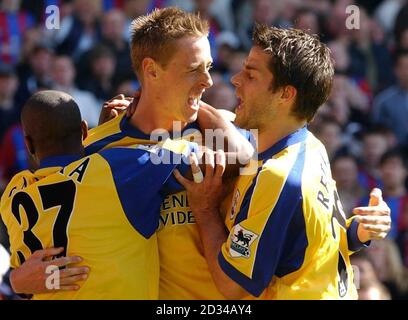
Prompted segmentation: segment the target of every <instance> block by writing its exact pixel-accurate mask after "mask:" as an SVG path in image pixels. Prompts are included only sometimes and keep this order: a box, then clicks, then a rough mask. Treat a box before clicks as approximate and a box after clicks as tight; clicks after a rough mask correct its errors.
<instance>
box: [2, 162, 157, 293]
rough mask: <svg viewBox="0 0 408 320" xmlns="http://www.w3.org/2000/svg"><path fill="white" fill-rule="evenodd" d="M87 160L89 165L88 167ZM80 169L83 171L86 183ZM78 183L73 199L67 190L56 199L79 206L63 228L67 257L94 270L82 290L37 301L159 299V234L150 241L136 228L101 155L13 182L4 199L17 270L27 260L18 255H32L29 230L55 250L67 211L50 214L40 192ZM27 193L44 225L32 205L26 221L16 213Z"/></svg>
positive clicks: (59, 208)
mask: <svg viewBox="0 0 408 320" xmlns="http://www.w3.org/2000/svg"><path fill="white" fill-rule="evenodd" d="M87 159H89V162H88V163H87V165H86V166H85V168H84V163H85V162H84V161H86V160H87ZM78 170H83V175H82V179H80V178H79V177H80V175H79V174H78ZM81 172H82V171H81ZM62 183H63V184H62ZM72 183H73V184H74V186H75V187H74V190H75V194H74V195H73V196H72V194H71V193H70V192H68V195H67V193H65V192H64V189H62V192H63V193H61V192H60V193H58V194H57V195H54V198H55V199H54V200H55V201H57V202H58V201H59V200H60V199H65V200H67V199H68V200H69V201H71V204H73V210H72V211H71V212H69V213H68V214H69V221H68V223H67V224H66V227H65V230H63V229H59V234H61V232H64V231H65V232H66V233H67V235H68V243H67V254H68V255H69V256H74V255H78V256H81V257H82V258H83V259H84V260H83V262H81V264H80V265H86V266H89V267H90V270H91V272H90V273H89V278H88V279H87V280H86V281H84V282H83V283H81V289H80V290H79V291H74V292H57V293H50V294H38V295H34V299H157V298H158V285H159V284H158V280H159V257H158V249H157V237H156V234H155V233H153V235H152V236H151V237H150V238H149V239H146V238H144V237H143V236H142V235H141V234H140V233H139V232H137V231H136V230H135V228H133V226H132V225H131V224H130V222H129V221H128V219H127V217H126V215H125V213H124V211H123V208H122V205H121V201H120V199H119V196H118V193H117V192H115V190H116V187H115V182H114V178H113V175H112V172H111V169H110V166H109V164H108V162H107V161H106V160H105V159H104V158H103V157H102V156H101V155H99V154H94V155H91V156H89V157H86V158H84V159H81V160H78V161H75V162H73V163H71V164H69V165H68V166H66V167H65V168H64V170H63V171H61V167H48V168H43V169H39V170H37V171H36V172H35V173H31V172H30V171H23V172H21V173H20V174H18V175H16V176H15V177H14V178H13V179H12V181H11V182H10V184H9V185H8V187H7V189H6V190H5V192H4V194H3V197H2V200H1V217H2V219H3V221H4V223H5V225H6V227H7V229H8V233H9V236H10V243H11V253H12V255H11V264H12V267H13V268H16V267H18V266H19V265H20V264H21V262H22V261H20V258H19V254H18V252H21V254H22V255H23V256H24V258H25V259H27V258H28V257H29V256H30V255H31V254H32V252H31V250H30V249H29V247H28V246H27V244H26V243H27V240H26V241H23V238H24V232H25V233H27V230H31V231H32V234H33V235H34V237H35V238H38V240H39V241H40V242H41V246H42V247H43V248H48V247H52V246H54V238H53V230H54V229H55V228H56V224H55V223H56V219H57V217H59V216H60V215H61V212H62V210H63V209H64V207H63V206H54V207H52V208H49V209H47V210H45V209H44V203H45V202H44V201H46V199H44V197H45V198H46V197H47V196H44V195H40V191H39V190H41V188H42V187H46V186H50V185H54V187H55V186H57V185H59V186H61V185H64V186H65V185H68V186H69V185H70V184H71V187H72ZM71 190H72V189H71ZM23 193H24V194H26V195H28V196H29V198H31V199H32V201H33V203H34V205H35V208H36V211H38V221H34V223H31V225H30V226H29V225H28V220H27V213H26V212H25V208H26V207H27V206H26V205H20V206H19V207H18V212H17V215H19V216H21V223H19V221H18V220H17V218H16V216H15V215H13V212H12V210H13V209H12V204H13V199H14V198H15V196H16V195H17V194H23ZM71 196H72V197H71ZM15 203H16V202H15ZM65 205H66V203H65ZM14 210H15V209H14ZM15 213H16V212H15ZM30 216H31V217H33V215H32V214H31V215H30ZM34 216H35V215H34ZM26 238H27V235H26Z"/></svg>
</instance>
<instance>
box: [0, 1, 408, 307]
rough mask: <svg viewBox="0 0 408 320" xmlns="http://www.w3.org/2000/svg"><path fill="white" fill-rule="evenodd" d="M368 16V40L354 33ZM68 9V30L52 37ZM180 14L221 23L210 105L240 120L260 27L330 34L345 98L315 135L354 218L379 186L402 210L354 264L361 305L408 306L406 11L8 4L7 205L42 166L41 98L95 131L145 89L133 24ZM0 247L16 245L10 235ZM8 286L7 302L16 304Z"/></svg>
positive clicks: (335, 101)
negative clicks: (76, 112) (56, 95)
mask: <svg viewBox="0 0 408 320" xmlns="http://www.w3.org/2000/svg"><path fill="white" fill-rule="evenodd" d="M353 4H354V5H357V6H358V8H359V13H360V16H359V17H360V19H359V22H360V26H359V27H360V28H359V29H353V30H350V29H347V28H346V23H345V22H346V19H347V18H348V17H349V16H350V14H348V13H347V12H349V13H350V11H347V6H350V5H353ZM50 5H57V6H58V8H59V11H60V28H59V29H47V28H46V19H47V14H46V8H47V6H50ZM170 5H176V6H179V7H181V8H183V9H185V10H187V11H199V12H200V14H201V16H202V17H204V18H207V19H208V20H209V21H210V35H209V39H210V44H211V49H212V55H213V58H214V65H215V67H214V68H213V70H212V71H211V75H212V77H213V81H214V85H213V87H212V88H211V89H209V90H208V91H207V92H206V94H205V96H204V97H203V100H205V101H206V102H208V103H210V104H212V105H214V106H217V107H222V108H225V109H230V110H233V109H234V106H235V104H236V101H235V96H234V89H233V87H232V85H231V83H230V81H229V79H230V78H231V76H232V75H233V74H235V73H236V72H237V71H238V70H239V69H240V68H241V66H242V63H243V60H244V59H245V57H246V54H247V52H248V50H249V48H250V47H251V29H252V26H253V24H254V22H255V21H256V22H260V23H265V24H268V25H275V26H281V27H295V28H301V29H304V30H306V31H308V32H311V33H314V34H318V35H319V36H320V38H321V39H322V40H323V41H324V42H325V43H326V44H327V45H328V46H329V47H330V48H331V50H332V53H333V58H334V60H335V68H336V74H335V79H334V88H333V91H332V94H331V96H330V98H329V100H328V102H327V103H326V104H325V105H324V106H322V107H321V109H320V111H319V113H318V115H317V116H316V118H315V119H314V121H313V123H312V124H311V126H310V129H311V130H312V131H313V132H314V133H315V134H316V135H317V136H318V137H319V139H321V141H322V142H323V143H324V144H325V146H326V148H327V150H328V153H329V156H330V159H331V165H332V172H333V175H334V177H335V179H336V181H337V188H338V191H339V193H340V197H341V200H342V203H343V207H344V209H345V212H346V214H348V215H351V214H352V213H351V209H352V208H353V207H355V206H359V205H366V203H367V199H368V197H367V196H368V192H369V190H370V189H371V188H373V187H375V186H378V187H381V188H382V190H383V194H384V198H385V200H386V201H387V203H388V205H389V206H390V208H391V210H392V219H393V226H392V230H391V232H390V234H389V236H388V238H387V239H386V240H384V241H378V242H377V241H373V242H372V244H371V246H370V247H369V248H368V249H366V250H365V251H364V252H361V253H358V254H356V255H355V256H354V257H353V260H352V263H353V264H354V265H355V266H357V267H358V268H359V278H360V281H359V282H360V284H359V286H360V290H359V294H360V298H361V299H407V298H408V272H407V267H408V193H407V168H406V162H407V153H408V152H407V149H408V1H406V0H383V1H381V0H365V1H363V0H361V1H352V0H213V1H210V0H167V1H166V0H65V1H64V0H35V1H32V0H0V194H1V192H2V190H3V189H4V187H5V186H6V185H7V183H8V181H9V180H10V178H11V177H12V176H13V175H14V174H15V173H16V172H18V171H20V170H23V169H26V168H29V167H30V166H31V163H30V159H29V158H28V156H27V152H26V150H25V148H24V143H23V136H22V131H21V127H20V125H19V114H20V110H21V107H22V105H23V103H24V102H25V101H26V99H27V98H28V97H29V96H30V95H31V94H33V93H34V92H36V91H38V90H43V89H58V90H62V91H65V92H68V93H69V94H71V95H72V96H73V97H74V98H75V100H76V101H77V102H78V104H79V107H80V109H81V113H82V117H83V118H84V119H86V120H87V121H88V123H89V124H90V126H91V127H93V126H95V125H96V124H97V122H98V118H99V112H100V109H101V106H102V104H103V102H104V101H106V100H108V99H110V98H111V97H113V96H115V95H117V94H119V93H124V94H125V95H128V96H131V95H132V94H133V92H134V91H135V90H136V89H137V88H138V86H139V84H138V82H137V80H136V78H135V76H134V74H133V72H132V69H131V62H130V56H129V43H128V41H129V36H130V35H129V32H128V27H129V25H130V23H131V21H132V20H133V19H134V18H136V17H137V16H139V15H141V14H145V13H147V12H149V11H151V10H152V9H153V8H154V7H164V6H170ZM0 243H2V244H3V245H4V246H5V247H6V248H7V245H8V244H7V234H6V232H5V231H4V229H3V228H2V226H1V225H0ZM4 280H5V282H4V284H3V285H1V286H0V298H1V296H3V297H5V298H15V296H14V295H13V293H12V292H11V291H10V289H9V287H8V286H7V275H6V276H5V279H4Z"/></svg>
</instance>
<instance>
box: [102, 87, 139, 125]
mask: <svg viewBox="0 0 408 320" xmlns="http://www.w3.org/2000/svg"><path fill="white" fill-rule="evenodd" d="M135 96H136V99H137V101H138V100H139V99H138V95H135ZM133 101H134V97H125V96H124V95H123V94H119V95H117V96H115V97H113V98H112V99H110V100H108V101H106V102H105V103H104V104H103V106H102V110H101V113H100V115H99V125H101V124H103V123H105V122H108V121H109V120H112V119H114V118H116V117H117V116H118V115H120V114H121V113H122V112H125V111H127V110H128V109H129V106H130V105H132V102H133ZM136 103H137V102H136Z"/></svg>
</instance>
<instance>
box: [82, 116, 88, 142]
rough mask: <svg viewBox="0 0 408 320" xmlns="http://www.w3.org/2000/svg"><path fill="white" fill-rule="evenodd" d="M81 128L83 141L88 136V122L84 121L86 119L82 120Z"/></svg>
mask: <svg viewBox="0 0 408 320" xmlns="http://www.w3.org/2000/svg"><path fill="white" fill-rule="evenodd" d="M81 130H82V141H83V140H85V139H86V138H87V137H88V123H87V122H86V120H82V122H81Z"/></svg>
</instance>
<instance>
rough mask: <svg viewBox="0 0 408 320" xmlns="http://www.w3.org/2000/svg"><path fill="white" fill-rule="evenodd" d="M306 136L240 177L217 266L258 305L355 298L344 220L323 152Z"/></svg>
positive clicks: (227, 217) (227, 215)
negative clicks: (276, 301)
mask: <svg viewBox="0 0 408 320" xmlns="http://www.w3.org/2000/svg"><path fill="white" fill-rule="evenodd" d="M304 131H305V132H307V134H305V136H306V137H307V138H305V141H300V142H297V143H294V144H288V145H287V146H286V147H285V148H283V149H282V150H279V151H278V152H277V153H274V154H273V155H272V156H271V157H270V158H267V159H266V158H265V159H260V160H259V161H258V167H259V171H258V172H257V171H255V172H254V173H253V174H250V175H241V176H240V177H239V178H238V181H237V183H236V186H235V190H234V192H233V195H232V198H233V201H232V203H231V205H230V207H229V209H228V211H227V214H226V217H225V223H226V226H227V228H228V230H230V234H229V237H228V240H227V242H226V243H224V245H223V247H222V250H221V254H220V256H219V261H220V265H221V267H222V268H223V270H224V271H225V272H226V273H227V274H228V275H229V276H230V277H231V278H232V279H233V280H235V281H236V282H237V283H239V284H240V285H241V286H243V287H244V288H245V289H247V291H249V292H250V293H252V294H253V295H255V294H254V293H253V292H257V293H258V294H259V297H258V299H356V298H357V292H356V288H355V286H354V284H353V270H352V267H351V264H350V259H349V251H348V246H347V229H346V227H347V226H346V220H345V216H344V213H343V211H342V208H341V203H340V201H339V200H338V195H337V191H336V186H335V182H334V180H333V179H332V176H331V172H330V165H329V160H328V158H327V154H326V150H325V149H324V147H323V145H322V144H321V143H320V142H319V141H318V140H317V139H316V138H315V137H314V136H313V135H312V134H311V133H310V132H308V131H307V130H306V129H304ZM319 199H320V200H319ZM333 216H336V217H337V218H333ZM332 223H333V227H332ZM333 228H334V234H333ZM340 257H342V258H340ZM341 259H344V266H345V270H342V271H340V273H342V275H343V276H345V272H347V275H348V277H347V280H346V281H345V283H341V281H340V274H339V272H338V270H339V269H338V267H339V265H341V263H340V262H339V261H340V260H341ZM271 269H273V274H270V275H269V276H268V275H267V274H268V273H269V272H270V270H271ZM340 269H341V268H340ZM251 290H252V291H251ZM248 298H249V299H254V298H255V297H254V296H251V297H248Z"/></svg>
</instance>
